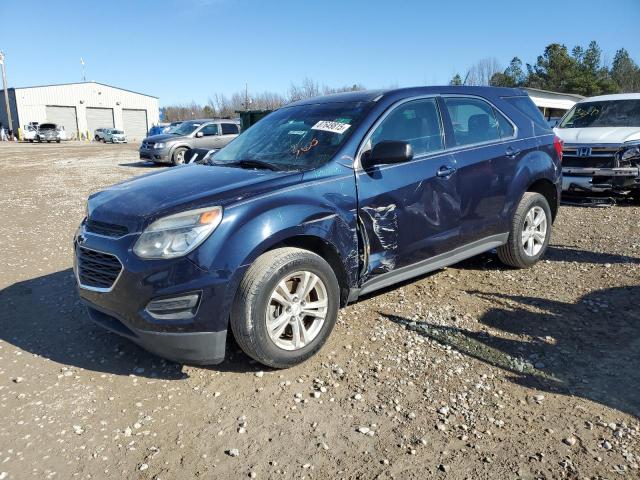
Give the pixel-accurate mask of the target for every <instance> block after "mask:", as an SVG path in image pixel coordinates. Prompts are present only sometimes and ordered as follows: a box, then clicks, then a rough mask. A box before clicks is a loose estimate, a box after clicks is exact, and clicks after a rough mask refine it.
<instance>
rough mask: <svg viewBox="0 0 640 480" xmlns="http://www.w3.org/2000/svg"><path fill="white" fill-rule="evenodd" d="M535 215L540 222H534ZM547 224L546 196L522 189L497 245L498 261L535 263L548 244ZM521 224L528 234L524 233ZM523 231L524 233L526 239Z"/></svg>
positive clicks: (522, 265)
mask: <svg viewBox="0 0 640 480" xmlns="http://www.w3.org/2000/svg"><path fill="white" fill-rule="evenodd" d="M542 215H543V216H544V217H543V218H542ZM538 219H540V223H539V224H538V225H537V226H536V225H535V224H536V222H537V221H538ZM543 224H544V231H542V230H543V229H542V225H543ZM551 224H552V216H551V209H550V208H549V202H547V199H546V198H545V197H544V196H542V195H540V194H539V193H535V192H526V193H525V194H524V195H523V196H522V199H521V200H520V203H519V204H518V208H517V209H516V212H515V214H514V215H513V218H512V220H511V228H510V229H509V239H508V240H507V243H506V244H504V245H502V246H500V247H498V258H499V259H500V261H501V262H502V263H504V264H505V265H508V266H510V267H515V268H529V267H531V266H533V265H535V264H536V263H537V262H538V260H540V258H542V256H543V255H544V253H545V252H546V250H547V247H548V246H549V240H550V239H551ZM525 227H527V229H528V231H529V233H530V234H529V235H527V234H526V232H525ZM536 232H537V234H536ZM524 235H526V236H527V238H526V243H525V238H524ZM530 242H533V244H531V243H530Z"/></svg>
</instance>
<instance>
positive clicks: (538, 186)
mask: <svg viewBox="0 0 640 480" xmlns="http://www.w3.org/2000/svg"><path fill="white" fill-rule="evenodd" d="M526 191H527V192H535V193H539V194H540V195H542V196H543V197H544V198H546V199H547V202H548V203H549V208H550V209H551V216H552V219H553V220H555V219H556V215H557V214H558V208H559V204H560V201H559V198H558V190H557V188H556V186H555V185H554V184H553V182H551V180H549V179H547V178H539V179H537V180H535V181H534V182H533V183H531V184H530V185H529V186H528V187H527V190H526Z"/></svg>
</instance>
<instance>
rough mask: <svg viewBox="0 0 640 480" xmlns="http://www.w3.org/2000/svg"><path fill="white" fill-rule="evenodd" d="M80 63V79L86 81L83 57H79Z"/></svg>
mask: <svg viewBox="0 0 640 480" xmlns="http://www.w3.org/2000/svg"><path fill="white" fill-rule="evenodd" d="M80 65H82V81H83V82H86V81H87V77H86V75H85V74H84V58H82V57H80Z"/></svg>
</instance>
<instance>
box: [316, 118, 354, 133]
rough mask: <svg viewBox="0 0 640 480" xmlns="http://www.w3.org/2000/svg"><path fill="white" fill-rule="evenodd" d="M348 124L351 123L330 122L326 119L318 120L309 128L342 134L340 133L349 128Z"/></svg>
mask: <svg viewBox="0 0 640 480" xmlns="http://www.w3.org/2000/svg"><path fill="white" fill-rule="evenodd" d="M350 126H351V125H349V124H348V123H341V122H330V121H328V120H320V121H319V122H318V123H316V124H315V125H314V126H313V127H311V130H323V131H325V132H333V133H340V134H342V133H344V132H346V131H347V130H348V129H349V127H350Z"/></svg>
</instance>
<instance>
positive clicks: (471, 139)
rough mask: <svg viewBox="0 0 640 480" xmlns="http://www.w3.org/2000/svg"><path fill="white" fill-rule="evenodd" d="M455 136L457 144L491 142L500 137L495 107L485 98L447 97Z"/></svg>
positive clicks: (445, 101)
mask: <svg viewBox="0 0 640 480" xmlns="http://www.w3.org/2000/svg"><path fill="white" fill-rule="evenodd" d="M444 103H445V104H446V106H447V110H448V111H449V117H450V118H451V123H452V126H453V136H454V139H455V142H456V145H457V146H460V145H471V144H474V143H483V142H489V141H491V140H497V139H499V138H500V132H499V130H498V122H497V121H496V118H495V116H494V114H493V107H492V106H491V105H489V104H488V103H487V102H485V101H484V100H480V99H477V98H467V97H446V98H445V99H444Z"/></svg>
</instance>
